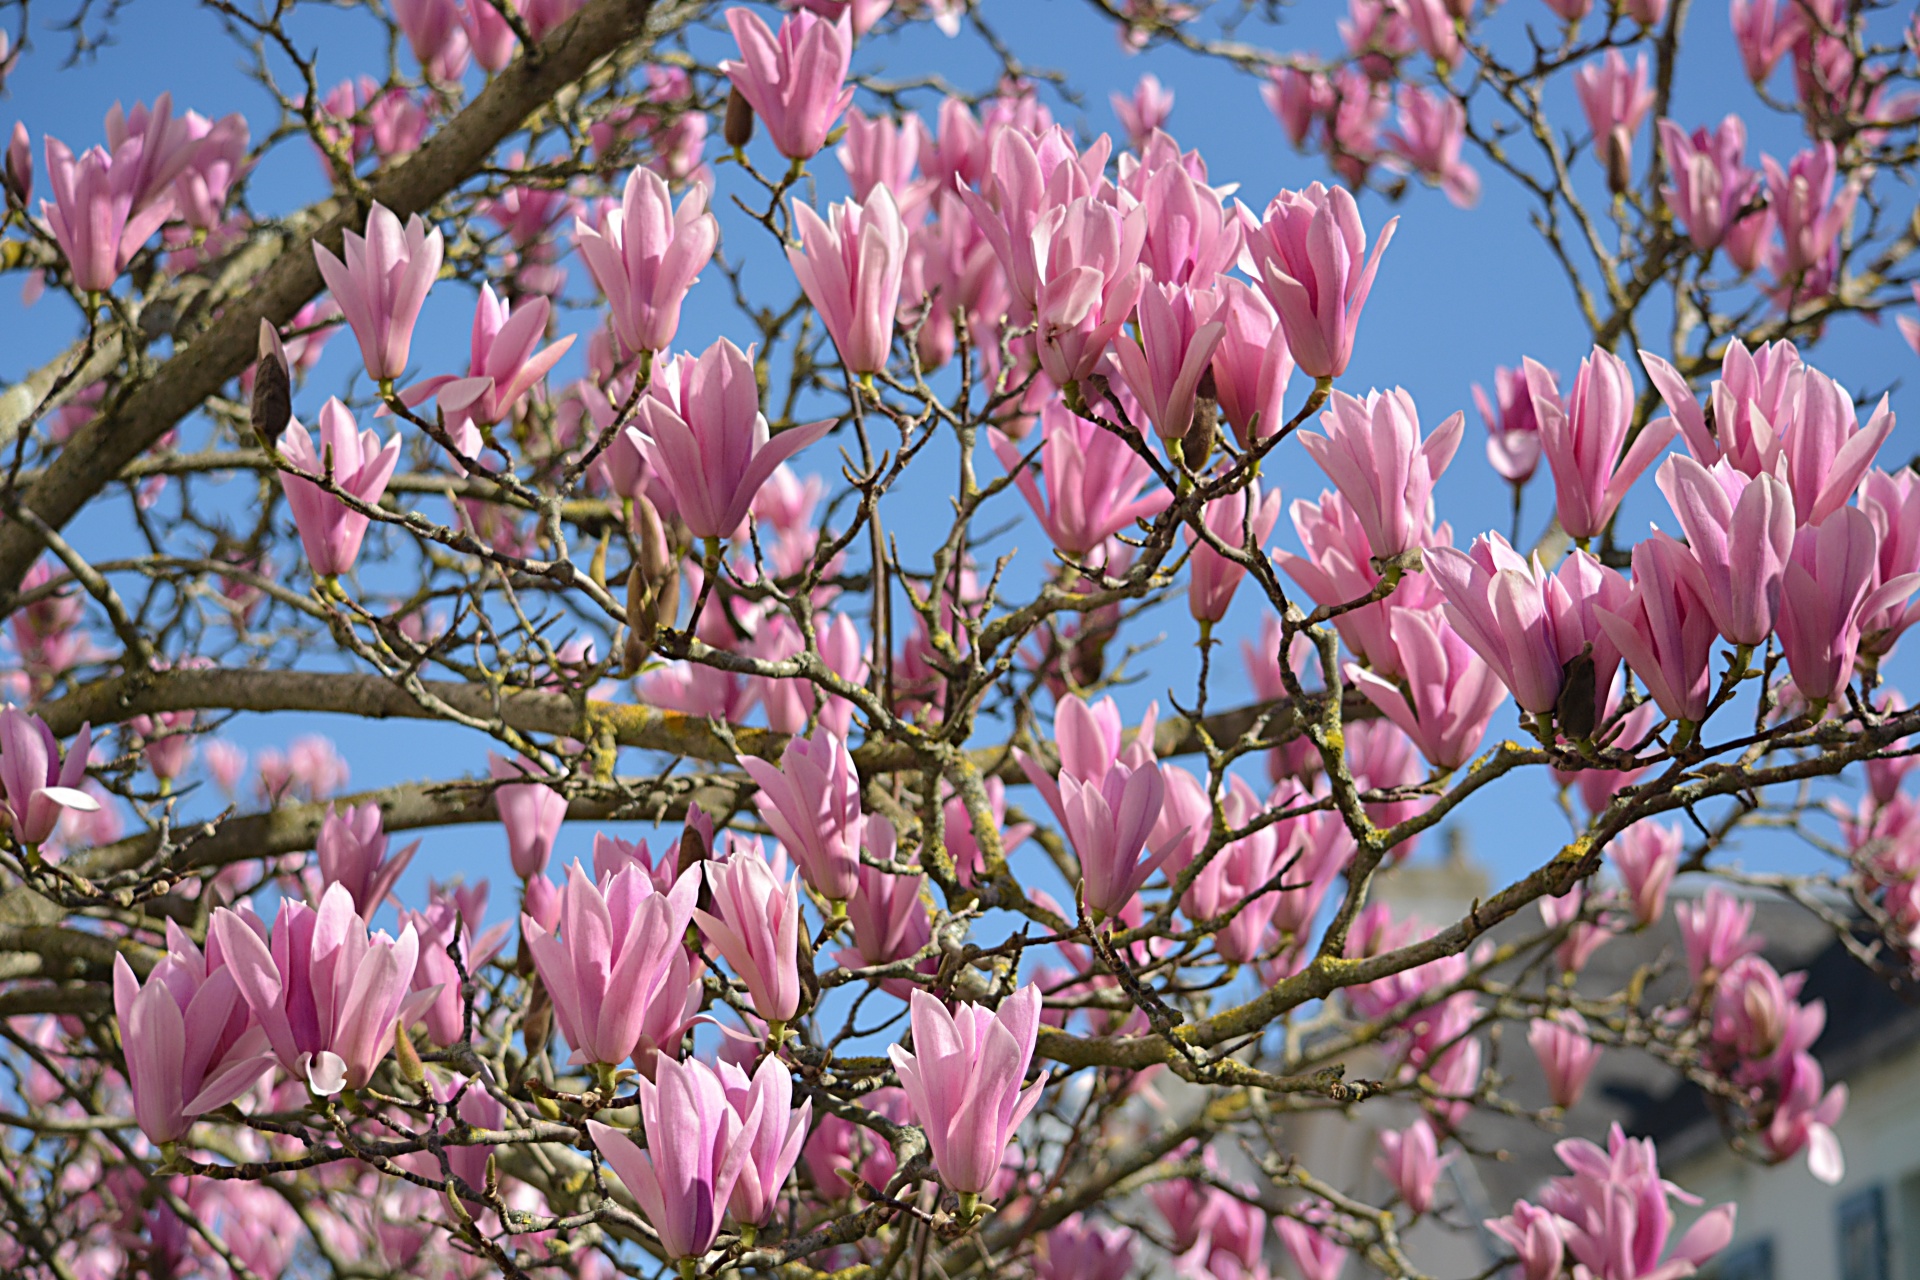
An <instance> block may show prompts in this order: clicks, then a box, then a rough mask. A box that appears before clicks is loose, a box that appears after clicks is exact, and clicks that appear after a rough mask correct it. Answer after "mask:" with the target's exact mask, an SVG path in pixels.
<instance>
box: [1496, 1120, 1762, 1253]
mask: <svg viewBox="0 0 1920 1280" xmlns="http://www.w3.org/2000/svg"><path fill="white" fill-rule="evenodd" d="M1554 1153H1555V1154H1556V1155H1558V1156H1559V1157H1560V1160H1561V1162H1562V1163H1564V1164H1565V1165H1566V1166H1567V1168H1568V1169H1569V1170H1570V1171H1571V1174H1572V1176H1570V1177H1565V1178H1556V1179H1554V1180H1553V1181H1552V1182H1550V1183H1548V1184H1547V1186H1546V1188H1545V1189H1544V1191H1543V1193H1542V1195H1541V1199H1542V1201H1544V1207H1545V1208H1546V1209H1547V1210H1548V1211H1549V1212H1550V1213H1552V1214H1553V1215H1554V1216H1555V1217H1556V1218H1558V1219H1559V1222H1558V1230H1559V1233H1560V1237H1561V1240H1562V1241H1563V1242H1564V1244H1565V1247H1566V1252H1567V1255H1568V1256H1569V1257H1570V1258H1571V1259H1572V1260H1573V1261H1574V1263H1575V1264H1576V1265H1577V1266H1578V1267H1579V1268H1580V1269H1581V1270H1583V1271H1584V1272H1585V1273H1586V1274H1587V1275H1589V1276H1591V1277H1592V1278H1593V1280H1658V1277H1662V1276H1683V1275H1690V1274H1692V1271H1693V1269H1694V1268H1695V1267H1697V1266H1699V1264H1701V1263H1703V1262H1705V1261H1706V1260H1707V1259H1709V1258H1711V1257H1712V1256H1713V1255H1714V1254H1716V1253H1718V1252H1720V1250H1722V1249H1724V1248H1725V1247H1726V1246H1727V1243H1728V1241H1730V1240H1731V1239H1732V1238H1733V1214H1734V1207H1733V1205H1731V1204H1723V1205H1720V1206H1718V1207H1717V1208H1714V1209H1712V1210H1709V1211H1708V1212H1707V1213H1706V1214H1704V1215H1702V1216H1701V1218H1700V1219H1699V1220H1698V1221H1696V1222H1695V1223H1694V1224H1693V1226H1692V1227H1690V1228H1688V1230H1687V1232H1686V1234H1685V1235H1683V1236H1682V1237H1681V1238H1680V1240H1679V1242H1678V1243H1677V1244H1675V1245H1674V1247H1673V1250H1672V1251H1671V1252H1670V1253H1669V1252H1668V1251H1667V1237H1668V1235H1669V1234H1670V1233H1671V1231H1672V1226H1673V1213H1672V1210H1671V1209H1670V1208H1669V1207H1668V1204H1667V1201H1668V1198H1669V1197H1671V1196H1675V1195H1684V1194H1685V1193H1683V1192H1680V1191H1679V1190H1678V1189H1677V1188H1675V1187H1674V1186H1673V1185H1672V1184H1671V1183H1669V1182H1666V1181H1665V1180H1663V1179H1662V1178H1661V1177H1660V1170H1659V1167H1658V1164H1657V1163H1656V1157H1655V1154H1654V1147H1653V1141H1652V1140H1651V1139H1645V1138H1628V1137H1627V1136H1626V1135H1625V1134H1624V1133H1622V1132H1621V1130H1620V1126H1619V1125H1618V1124H1616V1125H1614V1126H1613V1128H1612V1131H1611V1132H1610V1133H1609V1135H1608V1138H1607V1149H1606V1150H1605V1151H1602V1150H1601V1149H1600V1148H1599V1147H1597V1146H1595V1145H1594V1144H1593V1143H1591V1142H1588V1141H1586V1140H1585V1139H1583V1138H1569V1139H1567V1140H1566V1141H1564V1142H1561V1143H1559V1144H1558V1145H1556V1146H1555V1147H1554ZM1515 1208H1516V1210H1517V1209H1518V1206H1517V1205H1516V1206H1515ZM1516 1216H1517V1214H1516ZM1662 1254H1666V1258H1665V1260H1664V1262H1663V1260H1662V1257H1661V1255H1662Z"/></svg>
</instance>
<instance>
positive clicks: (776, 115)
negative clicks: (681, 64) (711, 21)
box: [720, 8, 853, 161]
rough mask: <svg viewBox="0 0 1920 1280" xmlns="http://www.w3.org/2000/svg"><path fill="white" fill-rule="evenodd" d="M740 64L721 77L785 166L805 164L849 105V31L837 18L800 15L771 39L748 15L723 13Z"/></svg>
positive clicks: (734, 11)
mask: <svg viewBox="0 0 1920 1280" xmlns="http://www.w3.org/2000/svg"><path fill="white" fill-rule="evenodd" d="M727 26H728V27H729V28H730V29H731V30H732V32H733V38H734V39H735V40H736V41H737V42H738V43H739V45H740V61H738V62H723V63H721V64H720V70H721V71H722V72H724V73H725V74H726V76H727V78H728V79H729V80H731V81H732V82H733V87H734V88H736V89H738V90H739V91H740V96H741V97H743V98H745V99H746V100H747V101H748V102H749V103H751V104H752V106H753V110H754V114H755V115H757V116H758V117H759V118H760V120H761V122H762V123H763V124H765V125H766V126H767V136H768V137H769V138H771V139H773V145H774V147H775V148H776V149H777V150H778V151H779V152H780V154H781V155H783V156H785V157H787V159H789V160H796V161H798V160H808V159H811V158H812V157H813V156H814V154H815V153H816V152H818V151H819V150H820V148H821V147H823V146H825V145H826V141H827V134H828V133H829V132H830V131H831V130H832V129H833V125H834V122H835V121H837V120H838V119H839V118H840V114H841V112H843V111H845V110H846V109H847V104H848V103H850V102H852V101H853V90H852V88H851V87H846V79H847V67H848V65H849V64H850V63H851V62H852V60H853V30H852V27H851V25H850V24H849V22H848V20H847V18H846V16H845V15H844V14H843V15H842V16H841V18H840V19H839V20H838V21H831V22H830V21H827V20H825V19H823V18H819V17H816V16H815V15H813V14H811V13H807V12H804V11H801V12H796V13H792V14H789V15H788V16H787V19H786V21H784V22H782V23H781V24H780V34H779V36H778V37H777V38H776V37H775V35H774V34H773V32H771V31H769V30H768V29H767V24H766V23H764V22H762V21H761V20H760V16H759V15H758V14H756V13H754V12H753V10H751V9H744V8H735V9H729V10H727Z"/></svg>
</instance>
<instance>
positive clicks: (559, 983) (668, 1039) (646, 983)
mask: <svg viewBox="0 0 1920 1280" xmlns="http://www.w3.org/2000/svg"><path fill="white" fill-rule="evenodd" d="M544 880H545V877H544V876H541V877H536V878H535V883H539V882H541V881H544ZM699 896H700V871H699V868H697V867H696V868H691V869H689V870H688V871H686V872H685V873H684V874H682V875H681V876H680V878H679V879H678V880H676V881H674V884H673V888H672V889H670V890H668V891H667V892H666V893H656V892H655V891H654V888H653V883H652V881H650V880H649V879H648V878H647V876H646V874H645V873H644V872H642V871H641V870H639V869H638V868H637V867H628V868H626V869H624V870H621V871H618V872H616V873H614V874H613V875H612V876H609V877H608V878H607V879H606V880H605V881H603V882H602V883H600V884H598V885H596V884H594V883H593V882H592V881H591V880H589V879H587V874H586V872H585V871H583V870H581V868H580V864H579V862H577V861H576V862H574V863H573V865H572V866H570V867H568V868H567V883H566V887H565V888H563V889H562V890H561V891H560V911H559V929H558V936H557V937H556V936H555V935H554V932H553V931H551V930H549V929H547V928H546V927H545V926H543V925H542V924H541V923H540V922H539V921H538V920H536V919H534V918H533V917H532V916H531V915H522V916H521V918H520V929H521V933H522V935H523V936H524V937H525V938H526V945H527V950H528V951H529V952H530V953H531V954H532V956H533V967H534V968H535V969H536V970H537V971H538V972H539V974H540V981H541V983H542V984H544V985H545V987H546V988H547V992H548V994H549V995H551V996H552V997H553V1017H554V1021H555V1022H557V1023H558V1024H559V1026H560V1034H561V1035H563V1036H565V1037H566V1038H567V1043H568V1044H570V1045H572V1046H573V1058H572V1061H573V1062H574V1063H576V1064H579V1063H589V1062H592V1063H601V1064H607V1065H611V1064H613V1063H618V1062H621V1061H623V1060H624V1059H626V1058H628V1057H631V1058H632V1059H633V1061H634V1065H635V1066H636V1067H638V1068H640V1071H641V1073H642V1074H643V1075H650V1074H651V1073H652V1072H653V1071H654V1070H656V1065H655V1064H656V1063H658V1062H670V1061H672V1060H673V1056H674V1054H675V1053H677V1052H678V1051H679V1046H680V1039H681V1036H682V1035H684V1034H685V1032H686V1029H687V1028H688V1027H689V1026H691V1025H692V1024H693V1022H694V1020H695V1018H696V1016H697V1015H698V1013H699V1010H700V996H701V991H700V979H699V972H698V969H697V968H696V966H697V964H698V963H699V962H698V961H696V960H693V959H692V958H690V957H689V956H688V954H687V948H686V945H685V943H686V936H687V928H688V926H689V925H691V924H692V923H693V913H694V904H695V902H696V901H697V900H698V898H699Z"/></svg>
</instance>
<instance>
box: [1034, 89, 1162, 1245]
mask: <svg viewBox="0 0 1920 1280" xmlns="http://www.w3.org/2000/svg"><path fill="white" fill-rule="evenodd" d="M1144 79H1146V80H1151V79H1153V77H1152V76H1147V77H1144ZM1135 92H1136V93H1137V92H1138V90H1136V91H1135ZM1167 96H1168V97H1169V98H1171V97H1172V96H1173V95H1172V94H1168V95H1167ZM1117 102H1118V99H1117V98H1116V108H1115V109H1116V110H1117V109H1118V107H1117ZM1156 1185H1157V1184H1156ZM1132 1273H1133V1231H1132V1229H1131V1228H1129V1227H1097V1226H1095V1225H1093V1224H1092V1223H1091V1222H1088V1221H1087V1220H1086V1219H1085V1218H1083V1217H1081V1216H1080V1215H1079V1214H1077V1213H1075V1214H1070V1215H1069V1216H1067V1217H1066V1218H1064V1219H1062V1220H1061V1222H1060V1225H1059V1226H1057V1227H1055V1228H1054V1229H1053V1230H1051V1231H1049V1232H1047V1234H1046V1235H1044V1236H1042V1237H1041V1238H1040V1257H1039V1259H1038V1260H1037V1261H1036V1263H1035V1265H1034V1274H1035V1275H1036V1276H1038V1277H1039V1280H1127V1277H1128V1276H1129V1275H1131V1274H1132Z"/></svg>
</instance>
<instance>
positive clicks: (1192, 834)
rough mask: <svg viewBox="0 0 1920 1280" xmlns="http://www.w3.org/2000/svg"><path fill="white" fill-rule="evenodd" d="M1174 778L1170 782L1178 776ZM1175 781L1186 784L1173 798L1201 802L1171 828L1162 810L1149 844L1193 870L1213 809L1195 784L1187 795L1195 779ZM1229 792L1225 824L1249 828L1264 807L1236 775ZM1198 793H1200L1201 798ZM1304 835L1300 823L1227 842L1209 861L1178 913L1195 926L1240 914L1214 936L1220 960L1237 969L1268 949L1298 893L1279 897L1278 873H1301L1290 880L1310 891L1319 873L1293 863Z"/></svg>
mask: <svg viewBox="0 0 1920 1280" xmlns="http://www.w3.org/2000/svg"><path fill="white" fill-rule="evenodd" d="M1169 773H1170V775H1171V774H1172V773H1173V771H1169ZM1177 776H1178V777H1179V778H1181V779H1184V780H1186V781H1185V782H1180V783H1174V784H1172V785H1170V786H1169V787H1168V790H1169V791H1170V792H1171V791H1173V790H1174V789H1175V788H1176V787H1178V788H1180V789H1181V790H1183V791H1185V793H1186V794H1187V795H1188V796H1190V797H1192V798H1193V799H1197V801H1198V803H1197V804H1192V802H1191V800H1190V801H1188V802H1187V803H1188V804H1190V805H1191V808H1190V809H1188V810H1187V812H1184V813H1176V814H1174V815H1172V817H1173V821H1167V820H1166V819H1167V818H1168V816H1169V815H1168V813H1167V810H1166V808H1165V807H1163V809H1162V819H1163V821H1162V822H1161V823H1160V824H1158V825H1157V826H1156V827H1155V830H1154V833H1153V836H1152V837H1150V839H1158V840H1160V841H1161V842H1162V843H1163V845H1164V844H1165V843H1166V842H1169V841H1171V842H1173V843H1174V845H1175V847H1176V850H1177V853H1176V856H1179V857H1181V858H1182V859H1184V860H1185V861H1186V862H1187V863H1188V864H1191V862H1192V859H1193V856H1194V854H1195V853H1197V852H1198V850H1199V848H1200V847H1202V846H1204V845H1205V844H1206V842H1207V837H1208V836H1209V835H1211V834H1212V829H1213V805H1212V803H1211V802H1210V801H1209V800H1208V799H1207V796H1206V794H1205V792H1204V791H1199V790H1198V784H1197V783H1193V790H1192V791H1187V790H1186V787H1187V783H1190V782H1192V779H1193V775H1192V774H1189V773H1187V772H1186V771H1185V770H1184V769H1182V770H1179V771H1178V774H1177ZM1228 785H1229V789H1228V792H1227V794H1226V795H1225V796H1224V797H1222V801H1221V809H1222V811H1223V813H1224V815H1225V818H1226V822H1227V825H1228V826H1229V827H1242V826H1245V825H1246V824H1247V823H1248V822H1249V821H1250V820H1251V819H1252V818H1253V817H1255V816H1256V815H1257V814H1259V813H1260V811H1261V810H1262V808H1263V807H1264V806H1263V805H1262V804H1261V803H1260V800H1259V798H1258V797H1256V796H1255V795H1254V794H1253V788H1252V787H1251V786H1249V785H1248V783H1247V782H1246V780H1245V779H1243V778H1241V777H1239V776H1238V775H1235V776H1234V777H1233V779H1232V780H1231V782H1230V783H1229V784H1228ZM1195 792H1198V794H1197V795H1195V794H1194V793H1195ZM1298 832H1299V827H1298V825H1297V824H1294V823H1287V824H1282V825H1276V826H1268V827H1262V828H1261V829H1260V830H1258V831H1255V832H1253V833H1252V834H1250V835H1247V836H1244V837H1242V838H1241V839H1238V840H1234V841H1232V842H1230V843H1228V844H1227V845H1226V846H1224V847H1223V848H1221V849H1220V850H1219V851H1218V852H1217V853H1216V854H1214V856H1213V857H1212V858H1211V859H1209V860H1208V862H1207V864H1206V865H1205V866H1204V867H1202V868H1201V869H1200V871H1199V873H1198V874H1196V875H1195V876H1194V878H1193V883H1192V884H1191V885H1190V886H1189V887H1188V889H1187V891H1186V892H1185V893H1184V894H1182V895H1181V897H1180V910H1181V911H1182V912H1183V913H1184V914H1185V915H1186V917H1187V919H1189V920H1191V921H1193V922H1194V923H1195V924H1196V925H1198V924H1200V923H1201V922H1202V921H1209V920H1215V919H1218V918H1219V917H1222V916H1225V915H1227V914H1228V913H1230V912H1235V913H1237V914H1234V916H1233V919H1232V920H1230V921H1228V922H1227V923H1226V924H1225V925H1224V926H1221V927H1218V930H1217V932H1215V933H1214V935H1213V940H1214V950H1216V951H1217V952H1218V953H1219V954H1220V957H1221V959H1223V960H1226V961H1228V962H1229V963H1232V964H1247V963H1250V962H1252V961H1254V960H1257V959H1258V958H1259V957H1260V956H1261V955H1262V954H1263V953H1265V952H1266V951H1268V950H1269V949H1270V947H1271V944H1272V942H1273V941H1274V938H1273V934H1274V915H1275V913H1276V911H1277V910H1278V909H1279V907H1280V905H1281V901H1282V899H1283V898H1288V897H1292V896H1295V895H1297V894H1298V893H1299V892H1300V891H1299V890H1293V889H1289V890H1284V891H1275V890H1274V889H1273V888H1272V887H1271V885H1270V884H1269V882H1270V881H1272V880H1273V878H1274V876H1275V875H1276V874H1278V873H1280V872H1281V871H1282V869H1283V868H1291V869H1292V870H1294V871H1296V872H1297V873H1298V874H1297V875H1294V876H1289V877H1288V879H1290V880H1293V881H1294V882H1295V883H1299V884H1302V885H1307V884H1310V882H1311V881H1312V879H1313V876H1314V873H1315V871H1316V870H1320V868H1316V867H1310V866H1309V865H1308V860H1307V858H1305V857H1301V858H1300V860H1299V862H1298V863H1295V862H1294V857H1295V854H1296V850H1297V849H1298V848H1299V845H1300V842H1299V841H1298V840H1297V838H1296V837H1297V835H1298ZM1168 861H1169V862H1170V861H1171V859H1168ZM1162 865H1163V866H1164V865H1166V864H1165V863H1163V864H1162ZM1173 874H1174V873H1173V872H1172V871H1171V870H1170V871H1169V872H1168V875H1169V877H1171V876H1172V875H1173ZM1316 905H1317V904H1316ZM1290 914H1291V913H1290ZM1283 931H1285V932H1291V930H1283Z"/></svg>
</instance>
